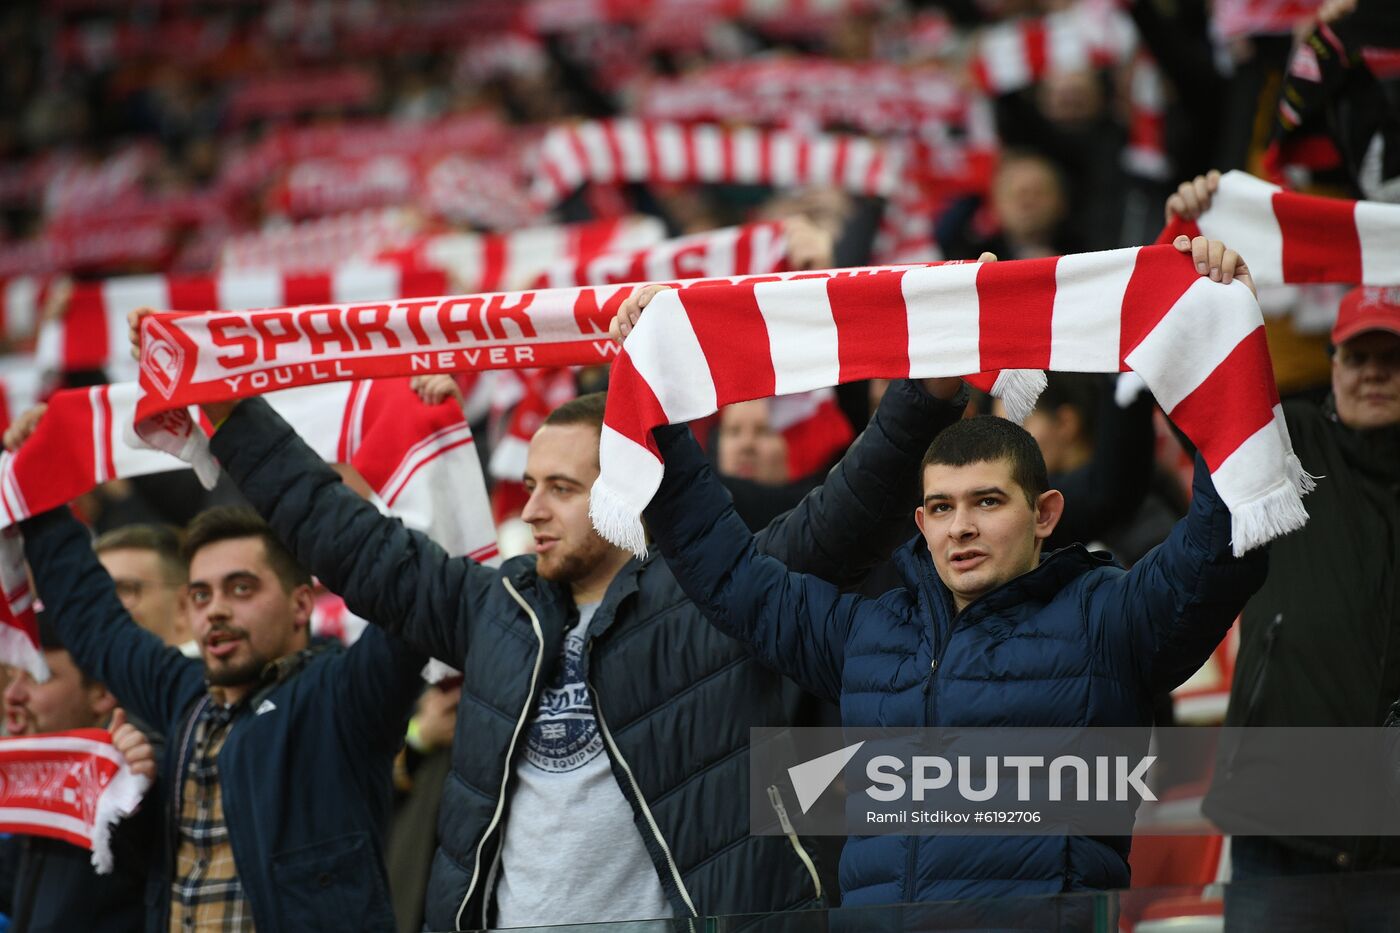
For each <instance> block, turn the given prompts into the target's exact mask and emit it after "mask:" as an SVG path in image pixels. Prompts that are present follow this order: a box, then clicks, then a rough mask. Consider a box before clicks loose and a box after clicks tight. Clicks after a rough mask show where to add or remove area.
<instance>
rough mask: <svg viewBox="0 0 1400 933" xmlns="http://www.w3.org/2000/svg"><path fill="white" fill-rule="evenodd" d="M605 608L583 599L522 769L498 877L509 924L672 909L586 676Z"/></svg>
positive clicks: (500, 919)
mask: <svg viewBox="0 0 1400 933" xmlns="http://www.w3.org/2000/svg"><path fill="white" fill-rule="evenodd" d="M597 608H598V604H597V603H590V604H586V605H582V606H579V607H578V610H579V623H578V625H576V626H574V628H573V629H572V630H571V631H570V632H569V633H568V634H567V635H566V636H565V638H564V657H563V659H562V663H561V664H560V665H559V666H558V668H557V670H556V672H555V674H554V676H553V677H552V678H551V679H550V681H549V683H547V684H545V686H544V689H543V690H542V691H541V692H540V700H539V706H538V708H537V709H536V711H535V718H534V719H533V720H532V721H531V722H530V728H529V731H528V733H527V734H526V737H525V753H524V755H522V756H521V759H520V763H519V764H518V765H517V766H516V769H515V790H514V794H513V796H512V797H511V800H510V818H509V819H508V820H507V821H506V827H505V839H504V841H503V842H502V844H501V846H502V848H501V866H500V880H499V881H498V882H497V884H496V925H497V926H500V927H520V926H544V925H547V924H560V923H600V922H603V921H609V920H613V921H616V920H649V919H657V918H670V917H671V916H672V915H673V911H672V909H671V905H670V903H669V902H668V901H667V900H666V894H665V892H664V891H663V890H662V888H661V881H660V879H658V878H657V875H656V868H655V866H653V865H652V861H651V856H650V855H648V854H647V850H646V845H645V844H644V843H643V842H642V837H641V835H640V833H639V832H638V830H637V827H636V824H635V823H634V822H633V818H632V807H631V805H630V804H628V802H627V799H626V798H625V797H624V796H623V795H622V789H621V788H620V787H618V784H617V780H616V779H615V778H614V777H613V773H612V769H611V767H610V766H609V763H608V756H607V753H606V751H605V750H604V742H603V735H602V732H601V731H600V730H599V728H598V720H597V719H596V718H595V717H594V715H593V704H592V702H591V701H590V699H589V696H588V687H587V685H585V684H584V682H583V675H582V667H581V665H580V659H581V657H582V655H583V646H584V644H585V643H586V642H587V636H588V624H589V622H591V621H592V619H593V613H594V612H595V611H596V610H597Z"/></svg>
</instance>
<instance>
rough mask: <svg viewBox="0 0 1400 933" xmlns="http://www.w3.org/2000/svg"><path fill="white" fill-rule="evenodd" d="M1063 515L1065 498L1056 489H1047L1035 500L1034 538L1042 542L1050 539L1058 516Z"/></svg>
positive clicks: (1058, 520) (1058, 518)
mask: <svg viewBox="0 0 1400 933" xmlns="http://www.w3.org/2000/svg"><path fill="white" fill-rule="evenodd" d="M1064 514H1065V497H1064V494H1063V493H1061V492H1060V491H1059V490H1058V489H1047V490H1046V491H1045V492H1042V493H1041V494H1040V496H1039V498H1037V499H1036V500H1035V538H1036V540H1037V541H1044V540H1045V539H1046V538H1048V537H1050V534H1051V533H1052V532H1053V531H1054V530H1055V526H1056V525H1058V524H1059V523H1060V516H1061V515H1064Z"/></svg>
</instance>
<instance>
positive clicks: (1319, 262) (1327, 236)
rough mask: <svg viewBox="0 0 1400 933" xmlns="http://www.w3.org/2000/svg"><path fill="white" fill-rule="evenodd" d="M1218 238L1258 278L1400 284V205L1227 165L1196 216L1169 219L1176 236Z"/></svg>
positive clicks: (1170, 235)
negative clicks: (1272, 179) (1300, 186)
mask: <svg viewBox="0 0 1400 933" xmlns="http://www.w3.org/2000/svg"><path fill="white" fill-rule="evenodd" d="M1181 234H1185V235H1187V236H1196V235H1201V236H1207V237H1210V238H1211V239H1213V240H1222V241H1224V243H1225V244H1226V245H1227V246H1229V247H1230V248H1231V249H1233V250H1235V251H1236V252H1238V253H1239V254H1240V255H1241V256H1243V257H1244V258H1245V261H1246V262H1248V263H1249V271H1250V274H1251V275H1253V276H1254V281H1255V284H1257V285H1259V286H1261V287H1263V286H1272V285H1302V284H1315V283H1344V284H1349V285H1400V205H1396V204H1382V203H1380V202H1378V201H1351V200H1347V199H1345V198H1323V197H1317V196H1315V195H1310V194H1298V193H1296V192H1292V191H1284V190H1283V189H1282V188H1280V187H1278V186H1277V185H1271V184H1269V183H1268V182H1266V181H1262V180H1261V179H1258V178H1255V177H1254V176H1253V175H1247V174H1245V173H1244V172H1238V171H1235V172H1227V173H1226V174H1225V175H1224V176H1223V177H1222V178H1221V179H1220V188H1219V190H1218V191H1216V193H1215V196H1214V198H1212V200H1211V205H1210V210H1208V211H1206V212H1205V213H1203V214H1202V215H1201V216H1200V218H1199V219H1197V220H1196V221H1194V222H1193V221H1185V220H1181V219H1180V218H1176V219H1174V220H1173V221H1172V222H1171V223H1170V224H1168V225H1167V228H1166V229H1165V230H1164V231H1162V235H1161V236H1160V237H1159V238H1158V242H1162V243H1165V242H1170V241H1171V240H1172V239H1174V238H1175V237H1177V236H1180V235H1181Z"/></svg>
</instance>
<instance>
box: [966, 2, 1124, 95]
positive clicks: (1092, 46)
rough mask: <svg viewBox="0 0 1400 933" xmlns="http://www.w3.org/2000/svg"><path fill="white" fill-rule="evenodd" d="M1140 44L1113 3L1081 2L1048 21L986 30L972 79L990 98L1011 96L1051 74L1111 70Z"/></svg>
mask: <svg viewBox="0 0 1400 933" xmlns="http://www.w3.org/2000/svg"><path fill="white" fill-rule="evenodd" d="M1136 45H1137V30H1136V29H1135V27H1134V26H1133V22H1132V20H1131V19H1129V18H1128V16H1127V14H1126V13H1123V12H1122V11H1121V10H1118V9H1116V8H1114V6H1113V5H1112V4H1105V3H1089V2H1080V3H1076V4H1075V5H1073V6H1071V7H1068V8H1066V9H1063V10H1058V11H1056V12H1053V13H1049V14H1046V15H1045V16H1043V17H1031V18H1024V19H1014V20H1008V21H1006V22H1003V23H997V24H995V25H992V26H988V27H987V28H985V29H983V30H981V31H980V32H979V34H978V37H977V49H976V53H975V54H974V56H973V59H972V64H971V67H972V76H973V79H974V80H975V81H976V82H977V84H978V85H979V86H980V87H981V88H982V89H983V90H985V91H987V92H988V93H990V94H1010V93H1012V92H1013V91H1019V90H1021V89H1022V88H1027V87H1030V86H1031V85H1032V84H1035V83H1036V82H1038V81H1040V80H1041V79H1043V78H1045V77H1046V76H1047V75H1049V74H1054V73H1058V72H1069V71H1080V70H1083V69H1086V68H1107V67H1109V66H1110V65H1116V64H1118V63H1119V62H1121V61H1124V60H1125V59H1126V58H1127V57H1128V56H1129V55H1131V54H1132V52H1133V50H1134V48H1135V47H1136Z"/></svg>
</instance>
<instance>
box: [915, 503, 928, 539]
mask: <svg viewBox="0 0 1400 933" xmlns="http://www.w3.org/2000/svg"><path fill="white" fill-rule="evenodd" d="M914 524H916V525H918V526H919V534H924V507H923V506H922V505H921V506H919V507H918V508H917V509H915V510H914ZM925 537H927V535H925Z"/></svg>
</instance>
